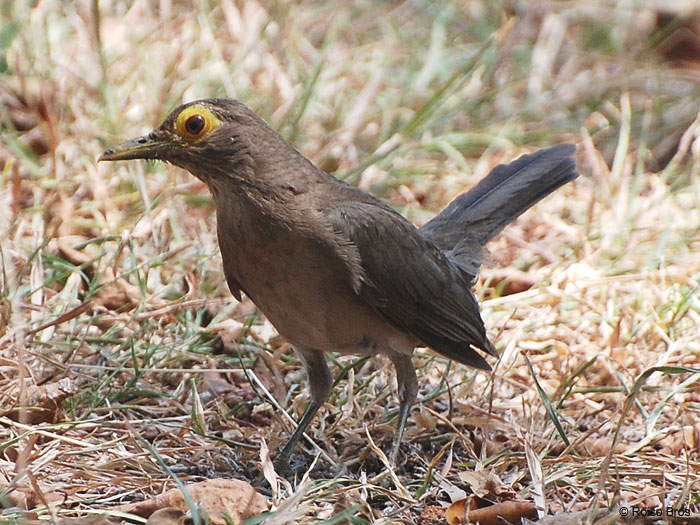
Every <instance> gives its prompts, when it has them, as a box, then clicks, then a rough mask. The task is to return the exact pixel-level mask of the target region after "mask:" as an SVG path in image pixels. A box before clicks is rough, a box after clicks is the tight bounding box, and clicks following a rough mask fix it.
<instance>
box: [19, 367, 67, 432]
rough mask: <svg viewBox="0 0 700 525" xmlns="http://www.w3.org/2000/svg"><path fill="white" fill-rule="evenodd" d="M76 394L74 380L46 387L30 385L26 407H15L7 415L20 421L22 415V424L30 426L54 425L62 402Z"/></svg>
mask: <svg viewBox="0 0 700 525" xmlns="http://www.w3.org/2000/svg"><path fill="white" fill-rule="evenodd" d="M75 392H77V389H76V387H75V384H74V383H73V380H72V379H70V378H67V377H66V378H63V379H61V380H60V381H56V382H54V383H48V384H46V385H38V386H37V385H30V386H28V387H27V397H26V405H25V406H23V407H15V408H14V409H12V410H9V411H8V412H7V413H6V415H7V417H9V418H10V419H13V420H15V421H19V418H20V414H21V417H22V422H23V423H26V424H28V425H36V424H38V423H52V422H54V421H56V417H57V414H58V412H59V410H60V407H61V402H62V401H63V400H64V399H66V398H68V397H70V396H72V395H73V394H75ZM15 399H19V396H18V395H17V396H15Z"/></svg>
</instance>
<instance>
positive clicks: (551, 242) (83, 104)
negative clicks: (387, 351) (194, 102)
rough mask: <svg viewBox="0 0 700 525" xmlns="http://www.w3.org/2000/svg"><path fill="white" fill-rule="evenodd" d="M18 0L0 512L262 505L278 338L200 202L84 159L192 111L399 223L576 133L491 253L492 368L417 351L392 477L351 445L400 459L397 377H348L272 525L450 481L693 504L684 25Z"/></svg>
mask: <svg viewBox="0 0 700 525" xmlns="http://www.w3.org/2000/svg"><path fill="white" fill-rule="evenodd" d="M35 3H36V4H37V5H36V6H34V7H31V6H30V4H34V2H33V3H30V2H14V3H5V4H4V6H3V7H2V11H3V17H2V18H0V52H2V54H3V55H4V57H5V60H4V61H3V60H0V71H3V72H2V76H1V77H0V79H1V82H2V86H4V87H3V90H4V91H8V92H10V93H15V94H18V95H20V96H22V97H24V98H25V101H26V104H23V103H17V104H15V106H13V107H14V108H15V109H13V113H12V114H9V115H8V113H7V111H6V112H5V114H4V115H3V120H4V124H3V125H2V143H1V145H0V148H1V149H0V157H1V158H2V159H3V162H2V165H3V166H4V168H3V169H2V181H1V186H0V191H1V193H0V195H1V196H2V200H3V202H4V203H5V204H4V210H5V212H4V213H3V214H2V223H1V224H0V248H1V252H0V255H1V256H2V259H1V260H2V266H3V267H2V271H3V275H2V277H3V281H2V291H3V294H2V303H1V304H0V309H1V310H2V311H1V313H2V315H1V316H0V320H1V322H2V338H1V339H0V407H1V411H0V498H2V501H3V502H4V503H5V507H12V506H13V505H14V506H16V507H15V508H14V509H12V508H10V509H8V510H5V511H4V514H3V512H1V511H0V521H3V520H9V521H12V519H14V518H13V516H20V515H21V512H20V510H18V509H19V507H22V506H25V507H26V508H28V509H30V511H31V512H30V513H29V514H25V515H27V516H32V515H37V516H41V517H44V519H48V518H49V517H51V516H53V517H54V518H56V517H57V516H63V515H80V514H81V513H96V512H97V513H104V514H105V515H109V514H110V511H109V507H110V506H112V505H114V504H117V503H124V502H129V501H133V500H138V499H141V498H145V497H149V496H152V495H154V494H158V493H160V492H162V491H163V490H164V489H165V488H170V487H172V486H174V485H175V481H174V477H175V476H177V477H178V478H179V479H181V480H182V481H195V480H200V479H203V478H211V477H217V476H233V477H239V478H242V479H247V480H249V481H251V482H252V483H253V484H254V485H255V486H257V487H260V486H262V465H263V464H264V461H262V460H261V444H265V445H266V446H267V447H269V448H270V450H273V451H274V450H275V449H276V447H278V446H279V445H280V444H281V442H282V440H283V439H284V438H285V437H286V436H287V435H288V432H289V429H290V425H289V424H288V421H287V418H285V417H283V416H284V414H282V413H281V412H280V410H278V408H276V407H277V405H279V406H282V407H284V408H285V409H287V410H289V412H290V414H291V415H293V416H294V417H297V416H298V415H299V414H300V413H301V411H302V409H303V406H304V403H305V401H306V400H307V395H306V393H305V388H304V382H303V376H302V374H301V372H300V367H299V363H298V362H297V360H296V358H295V357H294V355H293V353H292V351H291V348H290V347H289V346H288V345H287V344H286V343H284V341H282V340H280V339H279V338H278V337H277V336H276V334H275V332H274V330H273V329H272V328H271V326H269V324H268V323H266V322H265V321H264V320H263V318H262V317H260V316H259V315H256V313H255V310H254V307H253V306H252V304H251V303H250V302H249V301H247V300H244V302H243V303H241V304H238V303H236V301H235V300H234V299H233V298H231V297H230V296H229V294H228V291H227V289H226V285H225V283H224V281H223V275H222V272H221V264H220V259H219V254H218V248H217V246H216V240H215V234H214V226H213V222H214V217H213V213H212V211H213V205H212V202H211V200H210V199H209V196H208V193H207V191H206V188H205V187H203V185H202V184H200V183H199V182H197V181H195V180H194V179H193V178H192V177H190V176H189V175H188V174H186V173H184V172H179V171H178V170H176V169H173V168H170V167H166V166H164V165H154V164H146V163H137V162H132V163H120V164H117V165H113V164H110V165H97V164H96V162H95V159H96V158H97V156H98V155H99V153H100V151H101V150H102V149H103V148H104V147H105V146H106V145H108V144H112V143H114V142H115V141H117V140H120V139H123V138H126V137H131V136H135V135H137V134H140V133H141V132H143V131H146V130H148V129H149V128H151V127H153V126H154V125H156V124H158V123H159V121H160V119H161V118H163V117H164V116H165V114H167V112H168V111H169V110H170V109H171V108H172V107H174V106H175V105H176V104H178V103H180V102H181V101H183V100H190V99H194V98H200V97H211V96H232V97H236V98H240V99H242V100H244V101H246V102H247V103H248V104H249V105H251V106H252V107H253V108H255V109H256V110H257V111H258V112H259V113H260V114H261V115H263V116H264V117H265V118H266V119H267V120H268V121H269V122H270V123H271V124H272V125H273V126H274V127H276V128H277V129H280V130H281V131H282V132H283V133H284V134H285V136H287V137H288V138H290V140H292V141H293V142H294V143H295V144H296V145H298V147H299V148H300V149H301V150H302V151H303V152H304V153H305V154H306V155H308V156H309V157H310V158H311V159H312V160H313V161H315V162H316V163H318V164H319V165H320V166H322V167H323V168H324V169H326V170H329V171H333V172H335V173H336V174H338V175H339V176H344V177H346V178H348V179H349V180H353V181H355V182H357V183H359V184H360V185H361V186H362V187H364V188H368V189H369V188H371V189H372V191H374V192H375V193H376V194H378V195H381V196H382V197H384V198H386V199H388V200H390V201H391V202H392V203H394V204H395V205H396V206H397V207H399V208H400V209H401V211H402V212H404V213H405V214H406V215H407V216H409V217H410V218H411V219H413V220H415V221H416V222H422V221H424V220H425V219H426V218H427V217H429V216H430V215H431V214H432V213H434V212H435V211H437V210H438V209H440V207H441V206H443V205H444V204H446V203H447V202H448V201H449V199H450V198H452V197H453V196H454V195H456V194H457V193H458V192H460V191H462V190H464V189H465V188H467V187H469V186H470V185H472V184H474V183H475V182H476V181H477V180H478V179H479V178H480V177H482V176H483V175H485V174H486V173H487V172H488V171H489V170H490V169H491V168H492V167H493V166H495V165H496V164H498V163H499V162H504V161H507V160H510V159H513V158H515V157H516V156H517V155H519V154H521V153H523V152H526V151H531V150H533V149H535V148H537V147H540V146H545V145H551V144H554V143H558V142H562V141H574V142H576V143H579V144H581V146H580V155H579V166H580V171H581V172H582V174H583V177H581V178H580V179H578V180H577V181H576V182H575V183H573V184H571V185H569V186H567V187H565V188H563V189H562V190H560V191H558V192H557V193H556V194H555V195H553V196H551V197H550V198H548V199H547V200H546V201H544V202H543V203H541V204H540V205H538V206H536V207H535V208H534V209H533V210H531V211H530V212H528V213H527V214H526V215H525V216H523V217H522V218H521V219H520V220H519V221H518V222H517V223H516V224H515V225H513V226H511V227H510V228H509V229H508V230H507V231H506V233H504V234H503V235H502V236H501V237H500V238H499V239H497V240H496V241H495V242H493V243H492V244H491V246H490V249H491V251H492V253H493V259H494V261H493V263H492V264H491V265H490V266H489V267H487V268H485V269H484V272H483V275H482V283H481V284H480V286H479V287H478V289H477V290H478V293H480V294H481V295H482V296H483V297H484V299H485V300H484V301H483V303H482V304H483V315H484V317H485V320H486V322H487V325H488V326H489V331H490V334H491V336H492V338H493V339H494V340H495V341H496V343H497V346H498V348H499V349H500V351H501V353H502V357H501V359H500V361H499V363H498V366H497V368H496V371H495V373H494V374H493V375H492V376H491V375H486V374H483V373H476V372H474V371H473V370H470V369H466V368H464V367H462V366H456V365H454V364H452V365H449V364H448V363H447V362H446V361H445V360H443V359H442V358H439V357H436V356H435V355H434V354H431V353H430V352H428V351H426V350H422V351H418V352H417V354H416V357H415V359H414V361H415V364H416V366H417V367H418V369H419V380H420V385H421V395H422V397H423V398H424V402H423V403H421V404H420V406H418V407H417V408H416V409H415V410H414V412H413V417H412V419H411V425H410V427H409V429H408V432H407V439H406V445H405V447H404V452H405V454H406V464H405V468H404V469H403V470H402V471H400V472H398V473H397V475H396V476H393V475H390V473H389V472H388V470H387V469H386V468H385V467H384V466H383V465H382V463H381V460H380V454H379V453H378V452H377V451H376V450H374V449H373V447H368V446H367V440H368V437H367V436H368V434H369V435H370V436H371V438H372V440H373V442H374V443H375V444H376V446H377V447H379V449H383V450H387V449H388V446H389V444H390V442H391V438H392V432H393V425H394V423H395V421H392V420H391V417H392V416H394V415H395V412H396V408H397V401H396V398H395V394H394V387H393V382H394V378H393V370H392V369H391V367H390V366H387V363H386V362H384V361H382V360H371V361H365V360H360V361H357V360H356V359H353V358H345V357H344V358H338V359H337V360H336V361H334V366H333V370H334V373H335V374H340V373H341V372H343V374H342V376H341V378H340V379H339V380H338V385H337V387H336V389H335V392H334V394H333V397H332V400H331V401H332V402H331V403H329V404H327V406H326V407H325V409H324V410H322V413H321V414H320V417H319V418H318V420H317V421H316V422H315V425H314V426H313V431H312V432H311V435H312V438H313V439H314V440H315V441H316V443H317V444H318V445H319V446H320V447H321V448H322V449H323V451H324V453H325V454H326V455H327V459H325V458H324V457H321V458H320V459H319V460H318V462H317V463H316V468H315V470H314V471H312V472H311V473H310V474H309V477H310V481H309V482H307V483H303V484H298V483H291V484H287V483H281V484H279V485H278V486H275V487H273V492H274V494H273V500H274V502H275V506H276V508H279V509H281V510H279V511H278V512H277V515H276V518H275V519H276V520H277V521H272V518H270V523H282V522H284V521H285V520H287V521H289V522H293V523H328V524H330V523H340V522H342V521H343V520H346V522H352V523H355V524H363V523H395V522H401V523H415V522H416V521H417V519H418V516H419V515H420V513H421V512H422V511H423V509H424V507H425V506H426V505H444V504H445V503H447V502H449V501H451V499H454V498H457V497H460V495H463V494H465V493H467V494H471V493H478V494H479V495H485V496H486V497H487V498H490V499H491V500H494V501H498V500H511V499H522V500H528V501H534V502H535V503H536V504H538V505H539V506H540V507H543V508H546V509H547V510H548V511H549V512H553V513H557V512H564V511H566V512H571V511H577V510H582V509H588V508H591V507H603V508H609V509H614V508H615V507H616V506H618V505H638V506H643V507H646V508H661V507H666V506H676V507H683V506H685V507H692V508H694V505H696V504H697V503H698V499H699V498H700V454H699V451H700V424H698V412H699V411H700V394H699V393H698V389H699V387H698V386H697V384H696V382H697V380H698V379H700V372H698V371H692V370H687V369H686V368H699V365H698V361H699V356H700V343H699V342H698V335H700V299H699V298H698V286H699V280H700V256H699V255H698V252H699V251H700V197H699V196H700V177H699V176H698V175H699V173H700V158H699V157H700V139H699V137H700V126H699V125H698V120H697V119H696V116H697V111H698V108H700V89H698V82H697V81H698V77H699V76H700V62H698V60H700V59H699V58H698V57H697V56H695V57H694V60H693V57H692V56H691V58H690V59H688V61H687V62H684V63H683V64H679V63H677V62H671V61H670V60H667V59H666V58H664V55H663V54H662V51H663V52H664V53H666V55H665V56H666V57H669V56H672V55H671V54H670V53H669V52H668V48H669V46H670V45H671V44H669V38H671V37H669V34H671V35H673V34H676V33H674V32H673V31H672V30H671V29H673V28H674V27H675V28H677V24H676V25H675V26H670V27H671V29H668V28H667V29H668V30H665V29H659V28H658V27H656V26H655V20H656V12H655V11H653V10H652V9H646V8H645V9H639V8H638V6H636V5H632V4H631V3H623V2H619V3H617V2H613V1H612V0H610V1H605V0H593V1H589V2H583V1H580V2H576V1H569V2H556V3H551V4H542V6H541V7H539V8H534V7H529V8H526V6H527V5H528V4H522V5H521V4H515V3H510V2H504V3H489V2H483V3H481V2H474V1H469V0H464V1H462V2H447V3H444V4H441V6H440V7H438V6H437V5H436V4H437V3H435V4H434V3H431V2H404V3H399V2H397V3H388V2H387V3H378V2H377V3H373V2H367V1H362V0H357V1H353V2H347V3H344V4H342V6H339V5H338V6H337V5H335V3H326V2H305V3H303V4H302V5H298V6H297V5H296V4H295V3H282V2H280V3H275V2H257V1H256V0H237V1H233V0H226V1H223V2H221V3H220V5H217V6H216V7H212V6H214V4H215V3H213V2H211V3H209V2H194V7H193V8H190V7H187V3H179V2H176V3H175V2H171V1H169V0H161V1H160V2H146V1H137V2H133V3H132V2H121V1H116V0H112V1H105V2H98V1H97V0H95V1H94V2H88V1H81V2H75V3H71V2H59V1H58V0H53V1H51V0H46V1H41V2H35ZM532 5H535V4H534V3H532ZM681 29H682V28H681ZM0 94H1V93H0ZM9 96H10V95H9V94H8V95H7V96H5V95H3V97H4V98H3V100H5V99H7V100H9V98H8V97H9ZM7 100H5V108H6V109H7V108H8V107H10V106H9V102H7ZM13 115H14V117H13ZM17 115H20V116H22V115H23V116H24V117H25V118H30V119H34V121H35V122H36V123H37V126H36V127H35V128H34V130H32V131H24V130H15V129H14V127H21V126H17V118H19V117H17ZM8 119H9V120H12V121H13V122H14V123H15V126H12V125H10V122H9V121H8ZM29 127H31V126H29ZM37 130H38V131H37ZM32 133H33V135H32ZM40 146H43V147H40ZM276 256H277V254H274V253H271V254H270V257H276ZM506 268H507V269H510V270H511V271H510V273H509V274H507V275H506V276H505V277H506V280H504V275H503V273H504V272H503V270H504V269H506ZM512 270H518V272H513V271H512ZM523 283H524V284H523ZM513 287H515V291H517V290H521V291H519V292H518V293H509V294H507V295H503V294H502V293H503V292H510V291H514V290H513V289H512V288H513ZM518 287H519V288H518ZM526 356H527V357H528V359H529V362H530V364H531V367H530V366H529V365H528V362H527V360H526ZM654 367H661V368H658V369H655V368H654ZM682 367H686V368H682ZM651 370H657V371H656V372H655V373H653V374H652V373H651V372H650V371H651ZM536 384H538V385H539V388H537V387H536ZM557 427H558V428H557ZM227 445H230V446H227ZM262 448H263V450H264V449H265V447H264V446H262ZM309 451H310V452H311V453H312V454H313V448H311V447H310V448H309ZM329 460H330V462H329ZM332 463H335V464H336V466H337V465H345V467H346V470H345V471H344V472H342V473H341V474H339V475H335V467H334V466H333V465H332ZM163 464H164V465H167V467H168V468H163V466H162V465H163ZM486 481H488V483H486ZM3 487H4V488H3ZM290 498H291V499H290ZM334 517H335V518H334ZM334 519H335V521H334ZM324 520H325V521H324ZM3 522H4V521H3Z"/></svg>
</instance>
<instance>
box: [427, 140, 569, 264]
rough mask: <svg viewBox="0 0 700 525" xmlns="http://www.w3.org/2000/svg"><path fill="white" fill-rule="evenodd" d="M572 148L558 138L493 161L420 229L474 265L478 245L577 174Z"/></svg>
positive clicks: (476, 258)
mask: <svg viewBox="0 0 700 525" xmlns="http://www.w3.org/2000/svg"><path fill="white" fill-rule="evenodd" d="M575 151H576V147H575V146H574V145H573V144H561V145H559V146H554V147H552V148H548V149H542V150H539V151H537V152H535V153H533V154H531V155H523V156H522V157H520V158H519V159H517V160H515V161H513V162H511V163H510V164H505V165H500V166H498V167H496V168H495V169H494V170H493V171H491V173H489V174H488V175H487V176H486V177H485V178H484V179H482V180H481V181H480V182H479V184H477V185H476V186H475V187H474V188H472V189H471V190H469V191H468V192H466V193H463V194H462V195H460V196H459V197H457V198H456V199H455V200H453V201H452V202H451V203H450V204H449V205H448V206H447V207H446V208H445V209H444V210H443V211H442V212H441V213H440V214H439V215H437V216H436V217H434V218H433V219H432V220H430V221H429V222H428V223H426V224H425V225H424V226H423V227H422V228H421V229H420V231H421V233H422V234H423V235H424V236H425V237H427V238H429V239H430V240H432V241H433V242H434V243H435V244H436V245H437V246H439V247H440V248H442V249H443V250H447V251H452V252H453V255H455V256H459V255H462V254H463V252H465V251H471V253H472V255H471V257H472V259H473V263H474V265H475V266H476V267H478V265H479V261H478V259H479V258H480V251H481V250H480V247H481V246H483V245H485V244H486V243H487V242H488V241H490V240H491V239H492V238H493V237H495V236H496V235H498V234H499V233H500V232H501V231H502V230H503V228H505V227H506V225H508V223H510V222H511V221H513V220H514V219H515V218H516V217H518V216H519V215H520V214H522V213H523V212H524V211H525V210H527V209H528V208H530V207H531V206H533V205H534V204H535V203H537V202H538V201H539V200H541V199H542V198H544V197H546V196H547V195H549V194H550V193H552V192H553V191H554V190H556V189H557V188H559V187H560V186H563V185H564V184H566V183H567V182H570V181H572V180H574V179H575V178H576V177H578V173H577V172H576V163H575V162H574V159H573V158H572V155H573V154H574V152H575ZM458 258H460V259H461V258H462V257H458Z"/></svg>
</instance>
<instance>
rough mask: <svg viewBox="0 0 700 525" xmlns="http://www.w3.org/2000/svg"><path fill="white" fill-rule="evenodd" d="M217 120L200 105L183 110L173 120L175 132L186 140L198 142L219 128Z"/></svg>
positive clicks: (209, 111) (207, 109)
mask: <svg viewBox="0 0 700 525" xmlns="http://www.w3.org/2000/svg"><path fill="white" fill-rule="evenodd" d="M219 124H220V122H219V119H218V118H216V115H214V113H212V112H211V110H209V108H207V107H205V106H202V105H201V104H194V105H192V106H187V107H186V108H185V109H183V110H182V111H181V112H180V114H179V115H178V116H177V119H175V132H176V133H177V134H178V135H180V136H181V137H182V138H184V139H187V140H199V139H201V138H202V137H205V136H206V135H208V134H209V133H211V132H212V131H213V130H214V129H216V128H217V127H219Z"/></svg>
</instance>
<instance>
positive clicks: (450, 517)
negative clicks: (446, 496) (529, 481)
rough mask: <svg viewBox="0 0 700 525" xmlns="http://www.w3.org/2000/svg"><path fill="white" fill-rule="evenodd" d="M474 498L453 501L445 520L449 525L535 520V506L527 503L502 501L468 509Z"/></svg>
mask: <svg viewBox="0 0 700 525" xmlns="http://www.w3.org/2000/svg"><path fill="white" fill-rule="evenodd" d="M472 500H474V498H465V499H461V500H459V501H455V502H454V503H453V504H452V505H450V506H449V507H448V508H447V512H445V519H447V523H449V524H450V525H459V524H461V523H477V522H478V523H480V525H504V524H505V523H514V524H520V523H522V519H523V518H529V519H537V509H536V508H535V504H534V503H531V502H529V501H504V502H502V503H496V504H495V505H490V506H488V507H484V508H481V509H478V508H476V509H475V508H470V507H471V506H472V505H473V501H472Z"/></svg>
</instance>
